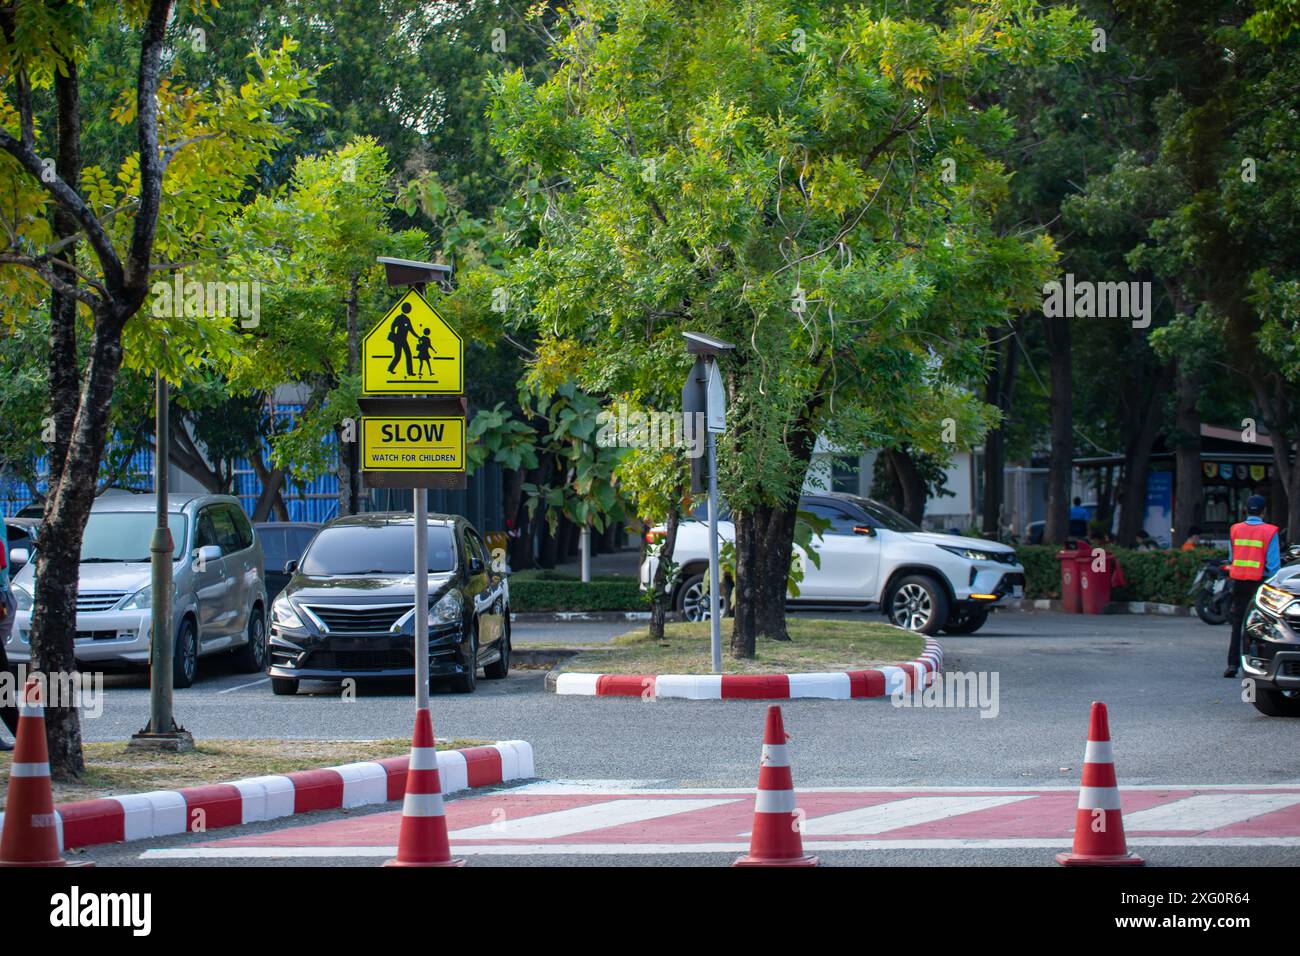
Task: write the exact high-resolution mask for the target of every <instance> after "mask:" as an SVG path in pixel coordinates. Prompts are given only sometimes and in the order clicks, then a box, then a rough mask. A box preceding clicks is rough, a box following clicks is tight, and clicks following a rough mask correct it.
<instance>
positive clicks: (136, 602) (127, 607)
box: [121, 584, 153, 611]
mask: <svg viewBox="0 0 1300 956" xmlns="http://www.w3.org/2000/svg"><path fill="white" fill-rule="evenodd" d="M152 605H153V585H152V584H146V585H145V586H144V587H142V588H141V589H140V590H138V591H136V592H135V593H134V594H132V595H131V596H130V597H129V598H127V599H126V600H125V601H123V602H122V604H121V607H122V610H124V611H143V610H146V609H147V608H149V607H151V606H152Z"/></svg>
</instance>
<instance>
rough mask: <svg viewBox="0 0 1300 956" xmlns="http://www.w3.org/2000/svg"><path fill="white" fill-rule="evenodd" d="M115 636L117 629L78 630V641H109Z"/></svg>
mask: <svg viewBox="0 0 1300 956" xmlns="http://www.w3.org/2000/svg"><path fill="white" fill-rule="evenodd" d="M116 637H117V631H78V632H77V640H79V641H111V640H113V639H114V638H116Z"/></svg>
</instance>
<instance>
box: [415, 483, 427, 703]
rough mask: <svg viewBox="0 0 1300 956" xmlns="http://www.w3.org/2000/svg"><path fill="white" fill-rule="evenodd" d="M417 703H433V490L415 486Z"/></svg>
mask: <svg viewBox="0 0 1300 956" xmlns="http://www.w3.org/2000/svg"><path fill="white" fill-rule="evenodd" d="M411 495H412V497H414V498H415V706H416V708H417V709H419V710H424V709H426V708H428V706H429V492H428V490H427V489H425V488H415V489H413V490H412V492H411Z"/></svg>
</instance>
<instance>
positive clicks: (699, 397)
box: [682, 332, 736, 674]
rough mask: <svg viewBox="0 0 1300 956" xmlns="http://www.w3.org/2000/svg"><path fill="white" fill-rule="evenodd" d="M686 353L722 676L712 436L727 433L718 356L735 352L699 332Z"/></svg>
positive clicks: (687, 398)
mask: <svg viewBox="0 0 1300 956" xmlns="http://www.w3.org/2000/svg"><path fill="white" fill-rule="evenodd" d="M682 335H683V336H685V338H686V351H687V353H688V354H690V355H694V356H695V357H696V358H695V365H694V366H692V368H691V372H690V374H689V375H688V376H687V377H686V385H685V386H684V387H683V389H682V414H683V415H687V414H691V413H692V412H699V411H703V412H704V417H705V438H704V444H705V468H707V469H708V492H709V643H710V645H711V647H712V652H713V673H715V674H721V673H722V605H721V602H720V601H719V599H718V596H719V593H720V588H719V574H718V455H717V443H716V441H715V439H714V436H715V435H718V434H721V433H722V432H724V431H726V430H727V393H726V390H725V389H724V388H723V386H722V372H721V370H720V369H719V368H718V356H719V355H722V354H723V353H724V352H730V351H732V350H734V349H735V347H736V346H735V345H733V344H732V343H730V342H724V341H722V340H721V339H715V338H714V337H713V336H711V335H704V334H703V333H700V332H683V333H682ZM700 478H701V476H700V474H699V467H698V464H697V462H696V461H692V462H691V491H693V492H699V491H701V490H703V489H702V488H701V487H700V485H701V481H700Z"/></svg>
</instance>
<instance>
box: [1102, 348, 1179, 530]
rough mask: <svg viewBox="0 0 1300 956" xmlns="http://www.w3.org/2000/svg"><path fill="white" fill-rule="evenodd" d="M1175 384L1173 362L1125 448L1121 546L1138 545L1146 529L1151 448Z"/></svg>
mask: <svg viewBox="0 0 1300 956" xmlns="http://www.w3.org/2000/svg"><path fill="white" fill-rule="evenodd" d="M1172 384H1173V365H1172V363H1170V364H1168V365H1166V366H1165V367H1164V368H1163V369H1161V370H1160V374H1159V375H1158V376H1157V378H1156V381H1155V384H1154V387H1153V388H1152V390H1151V396H1150V398H1149V399H1148V400H1147V403H1146V405H1145V407H1144V409H1143V412H1142V414H1141V417H1140V419H1139V422H1138V427H1137V430H1136V432H1135V433H1134V434H1133V436H1132V438H1131V440H1130V441H1129V442H1128V443H1127V445H1126V447H1125V449H1124V477H1123V481H1122V483H1121V487H1122V488H1123V495H1124V497H1123V505H1122V506H1121V507H1120V511H1119V527H1118V528H1117V529H1116V532H1115V543H1116V544H1118V545H1119V546H1120V547H1121V548H1131V547H1133V546H1134V545H1135V544H1137V535H1138V531H1140V530H1141V529H1142V520H1143V516H1144V515H1145V513H1146V501H1147V475H1148V474H1150V472H1151V447H1152V446H1153V445H1154V444H1155V441H1156V437H1157V436H1158V435H1159V434H1160V420H1161V418H1163V417H1164V398H1165V393H1166V392H1167V391H1168V390H1169V387H1170V385H1172Z"/></svg>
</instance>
